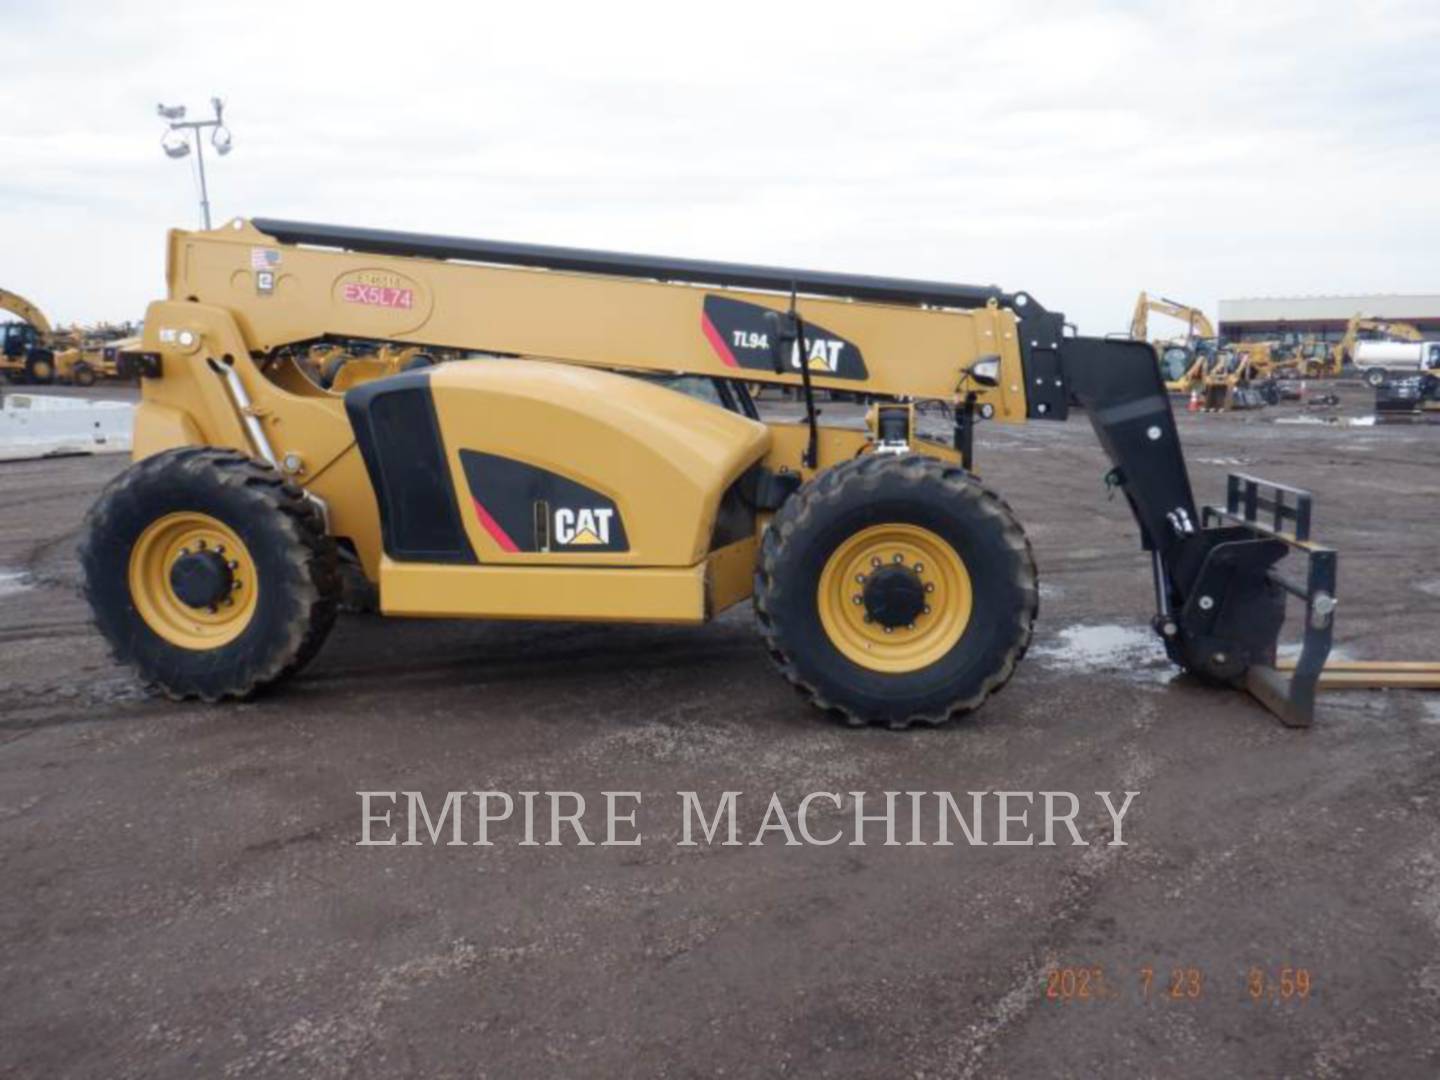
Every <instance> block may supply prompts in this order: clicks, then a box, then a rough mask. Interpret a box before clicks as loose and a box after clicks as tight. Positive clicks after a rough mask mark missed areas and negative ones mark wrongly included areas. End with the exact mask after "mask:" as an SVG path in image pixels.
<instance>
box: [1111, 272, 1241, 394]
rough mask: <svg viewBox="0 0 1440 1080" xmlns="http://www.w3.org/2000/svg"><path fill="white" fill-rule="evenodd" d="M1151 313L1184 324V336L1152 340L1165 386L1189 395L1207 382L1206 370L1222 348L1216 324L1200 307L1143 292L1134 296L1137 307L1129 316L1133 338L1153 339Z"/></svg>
mask: <svg viewBox="0 0 1440 1080" xmlns="http://www.w3.org/2000/svg"><path fill="white" fill-rule="evenodd" d="M1152 312H1153V313H1155V314H1157V315H1166V316H1168V317H1170V318H1172V319H1177V320H1179V321H1180V322H1183V323H1184V324H1185V334H1184V336H1183V337H1178V338H1160V339H1157V340H1156V341H1155V342H1154V343H1153V344H1154V345H1155V350H1156V352H1157V354H1158V355H1159V360H1160V370H1161V373H1162V377H1163V378H1164V380H1165V386H1166V389H1167V390H1168V391H1169V392H1170V393H1172V394H1188V393H1190V392H1192V391H1193V390H1195V389H1198V388H1199V387H1201V386H1202V385H1203V383H1204V378H1205V372H1206V370H1207V369H1208V368H1209V367H1210V366H1211V365H1212V364H1213V362H1214V361H1215V359H1216V357H1217V354H1218V353H1219V351H1220V348H1219V339H1218V338H1217V337H1216V334H1215V325H1214V324H1213V323H1212V322H1211V321H1210V318H1209V316H1207V315H1206V314H1205V312H1203V311H1201V310H1200V309H1199V308H1197V307H1191V306H1190V305H1189V304H1182V303H1180V302H1179V301H1178V300H1167V299H1165V298H1164V297H1152V296H1150V295H1149V294H1148V293H1146V292H1141V293H1140V295H1139V296H1138V297H1136V299H1135V310H1134V312H1133V313H1132V314H1131V316H1130V338H1131V340H1133V341H1150V315H1151V313H1152Z"/></svg>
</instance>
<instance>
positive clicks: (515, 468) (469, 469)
mask: <svg viewBox="0 0 1440 1080" xmlns="http://www.w3.org/2000/svg"><path fill="white" fill-rule="evenodd" d="M460 464H461V466H462V467H463V468H464V469H465V482H466V483H467V484H468V485H469V487H470V498H471V500H472V501H473V503H474V510H475V516H476V517H477V518H479V520H480V525H481V527H482V528H483V529H484V530H485V531H486V532H488V533H489V534H490V535H491V536H492V537H494V539H495V542H496V543H497V544H499V545H500V547H501V548H502V549H503V550H505V551H554V552H570V551H574V552H597V551H629V550H630V541H629V538H628V537H626V535H625V522H624V519H622V518H621V516H620V508H619V507H617V506H616V505H615V501H614V500H613V499H611V498H610V497H609V496H607V495H603V494H601V493H600V492H598V491H596V490H594V489H593V488H590V487H586V486H585V485H584V484H582V483H580V482H579V481H577V480H571V479H570V478H569V477H568V476H561V475H560V474H559V473H554V472H551V471H550V470H549V469H542V468H540V467H539V466H538V465H531V464H529V463H528V462H524V461H517V460H515V459H514V458H507V457H501V456H500V455H499V454H486V453H483V452H482V451H479V450H461V451H460Z"/></svg>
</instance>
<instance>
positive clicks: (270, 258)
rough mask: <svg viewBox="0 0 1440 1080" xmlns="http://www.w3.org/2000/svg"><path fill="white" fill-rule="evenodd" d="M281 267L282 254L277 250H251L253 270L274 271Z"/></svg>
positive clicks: (255, 248) (257, 248)
mask: <svg viewBox="0 0 1440 1080" xmlns="http://www.w3.org/2000/svg"><path fill="white" fill-rule="evenodd" d="M279 265H280V252H279V251H277V250H276V249H275V248H259V247H252V248H251V249H250V269H251V270H273V269H275V267H277V266H279Z"/></svg>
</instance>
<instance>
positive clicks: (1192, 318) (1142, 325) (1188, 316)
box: [1130, 292, 1215, 342]
mask: <svg viewBox="0 0 1440 1080" xmlns="http://www.w3.org/2000/svg"><path fill="white" fill-rule="evenodd" d="M1151 312H1156V313H1157V314H1160V315H1168V316H1170V317H1171V318H1172V319H1179V320H1180V321H1181V322H1183V323H1184V324H1185V340H1186V341H1187V342H1193V341H1196V340H1199V341H1213V340H1214V339H1215V326H1214V324H1213V323H1211V322H1210V319H1209V316H1207V315H1206V314H1205V312H1203V311H1201V310H1200V309H1199V308H1197V307H1191V306H1190V305H1189V304H1182V303H1180V302H1179V301H1178V300H1167V299H1165V297H1163V296H1160V297H1153V296H1150V295H1149V294H1148V293H1143V292H1142V293H1141V294H1140V295H1139V297H1137V298H1136V300H1135V311H1134V313H1133V314H1132V315H1131V316H1130V336H1131V337H1132V338H1134V339H1135V340H1136V341H1148V340H1149V335H1150V313H1151Z"/></svg>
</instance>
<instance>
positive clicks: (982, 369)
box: [965, 354, 1000, 386]
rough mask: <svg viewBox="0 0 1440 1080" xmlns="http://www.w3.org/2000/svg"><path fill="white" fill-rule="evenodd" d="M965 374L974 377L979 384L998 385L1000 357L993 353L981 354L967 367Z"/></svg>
mask: <svg viewBox="0 0 1440 1080" xmlns="http://www.w3.org/2000/svg"><path fill="white" fill-rule="evenodd" d="M965 374H967V375H969V376H970V378H972V379H974V380H975V381H976V382H977V383H979V384H980V385H981V386H999V385H1000V357H998V356H995V355H994V354H991V355H988V356H982V357H980V359H979V360H976V361H975V362H974V363H973V364H971V365H970V366H969V367H968V368H966V369H965Z"/></svg>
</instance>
